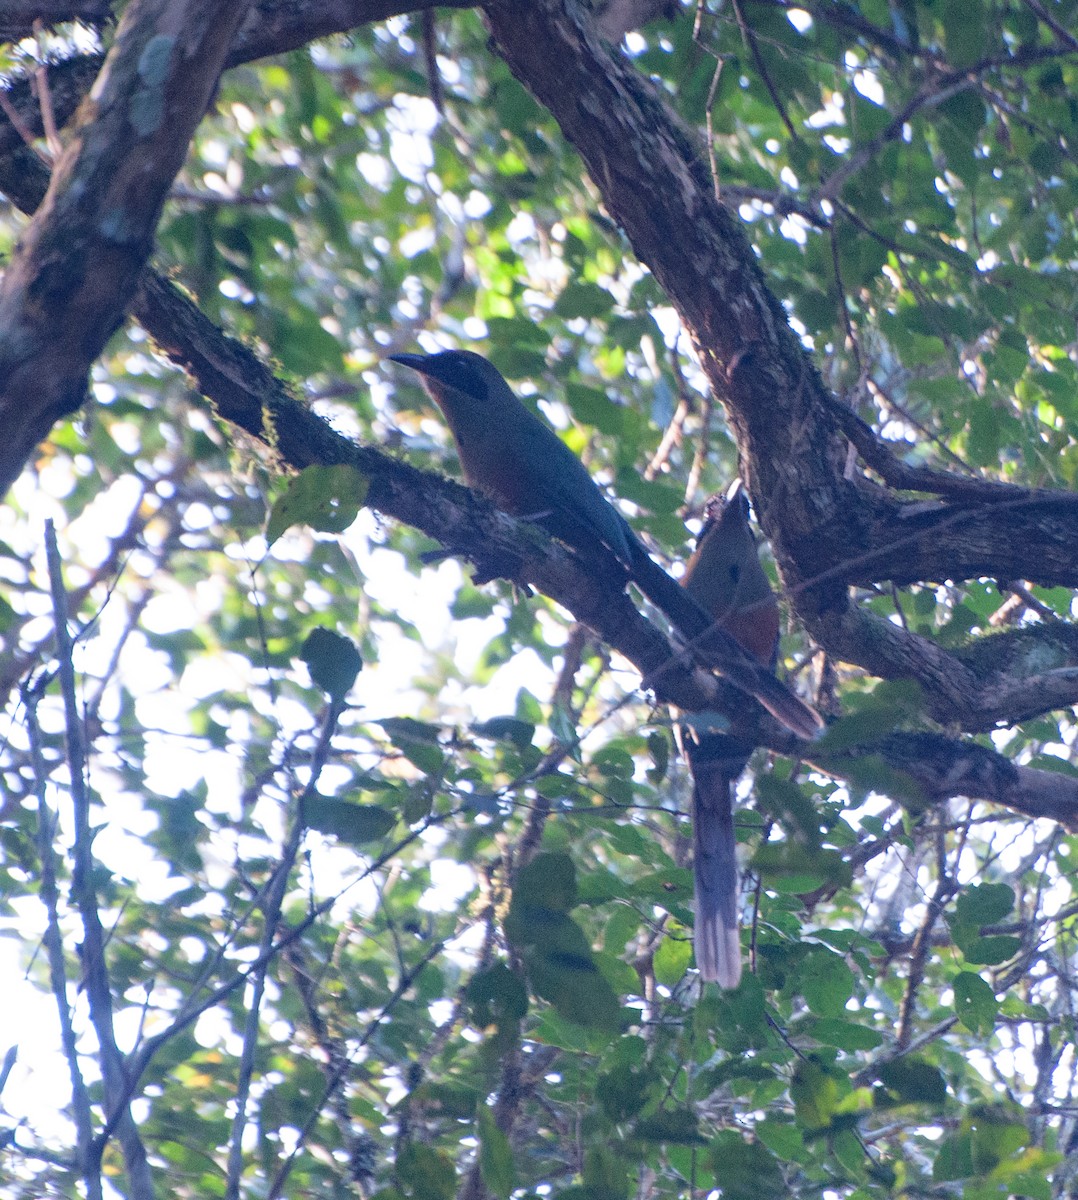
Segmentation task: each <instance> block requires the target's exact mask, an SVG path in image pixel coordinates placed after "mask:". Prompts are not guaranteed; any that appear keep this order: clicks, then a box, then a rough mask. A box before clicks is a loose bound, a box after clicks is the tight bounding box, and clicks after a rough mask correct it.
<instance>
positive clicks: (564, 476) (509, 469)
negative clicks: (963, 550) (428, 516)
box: [389, 350, 822, 738]
mask: <svg viewBox="0 0 1078 1200" xmlns="http://www.w3.org/2000/svg"><path fill="white" fill-rule="evenodd" d="M389 361H390V362H395V363H399V364H401V365H402V366H405V367H409V368H411V370H413V371H416V372H417V373H418V374H419V376H420V377H421V379H422V381H423V386H424V388H425V389H426V391H427V394H428V395H429V396H430V397H431V399H432V400H433V401H434V402H435V404H437V405H438V407H439V409H441V411H442V413H443V415H444V416H445V419H446V421H447V422H448V424H449V429H450V432H451V433H452V435H453V440H454V441H455V442H456V446H457V454H458V456H459V458H460V464H461V468H462V470H463V472H464V478H465V481H466V482H467V483H468V484H469V485H470V486H471V487H473V488H475V489H476V490H477V491H479V492H482V493H483V494H484V495H486V496H487V498H488V499H490V500H491V501H492V502H493V503H494V504H495V505H496V506H497V507H498V508H500V509H502V510H503V511H504V512H507V513H509V514H510V515H511V516H515V517H519V518H521V519H525V520H531V521H536V522H538V523H539V524H540V525H542V526H543V527H544V528H545V529H546V530H547V531H548V532H549V533H552V534H553V535H554V536H555V537H556V538H558V539H559V540H561V541H563V542H565V543H566V544H567V545H568V546H570V547H572V548H573V549H574V550H576V551H577V552H578V553H579V554H580V555H581V556H582V557H583V558H584V559H585V561H589V562H594V561H596V560H597V558H601V557H602V556H604V555H613V557H614V559H616V561H617V562H619V563H620V564H621V566H622V568H623V570H624V572H625V573H626V575H627V576H628V577H629V578H631V579H633V580H634V581H635V582H636V584H637V585H638V586H639V587H640V590H641V591H642V592H643V593H644V594H645V595H646V596H647V597H648V599H649V600H651V601H652V603H653V604H655V605H657V606H658V607H659V608H660V609H662V611H663V612H664V613H665V614H666V615H667V616H668V617H669V618H670V620H671V622H672V623H673V624H674V626H675V627H676V628H677V629H678V630H679V631H680V633H681V635H682V637H683V639H684V641H685V643H686V644H687V645H688V646H689V647H691V649H692V650H693V651H694V652H697V653H699V654H700V656H701V657H702V659H703V661H704V662H705V664H706V665H707V666H709V667H713V668H715V669H717V670H719V671H720V672H721V673H722V674H723V675H724V676H725V677H726V678H727V679H728V680H729V681H730V682H731V683H732V684H734V686H735V687H738V688H740V689H741V690H742V691H744V692H747V693H748V694H749V695H751V696H755V697H756V699H757V700H759V702H760V703H761V704H762V705H763V706H764V707H765V708H766V709H767V710H768V711H769V712H770V713H771V714H772V716H774V717H775V718H776V719H777V720H778V721H780V722H782V723H783V724H784V725H785V726H786V727H787V728H788V729H790V730H792V732H794V733H796V734H797V735H798V736H799V737H803V738H811V737H813V736H815V735H816V733H817V732H818V731H819V729H820V726H821V725H822V721H821V720H820V717H819V715H818V714H817V713H816V712H815V711H813V709H811V708H810V707H809V706H808V705H806V704H805V703H803V702H802V701H801V700H799V699H798V698H797V697H796V696H795V695H794V694H793V693H792V692H791V691H790V690H789V689H788V688H787V687H785V685H783V684H782V683H780V682H779V680H778V679H777V678H776V677H775V676H774V675H772V674H771V673H770V672H769V671H768V670H767V669H766V668H763V667H761V666H760V664H759V662H758V661H757V660H756V659H755V658H753V657H752V655H751V654H748V653H746V652H745V651H744V649H743V648H742V647H741V646H740V645H739V643H738V642H737V641H736V640H735V639H734V638H733V637H732V636H731V634H729V633H727V632H726V631H725V630H724V629H723V627H722V626H721V625H720V626H716V625H715V622H714V620H713V618H712V617H710V616H709V615H708V613H707V611H706V610H705V609H703V608H702V607H701V606H700V604H699V603H698V602H697V600H696V598H695V597H694V596H693V595H692V594H691V592H689V591H688V590H687V589H685V588H683V587H681V586H680V584H679V583H678V582H677V581H675V580H674V579H672V578H671V577H670V576H669V575H668V574H667V573H666V572H665V571H664V570H663V569H662V567H660V566H659V565H658V564H657V563H656V562H654V560H653V559H652V558H651V555H650V554H649V553H648V551H647V548H646V547H645V546H644V544H643V542H641V541H640V539H639V538H638V537H637V536H636V534H635V533H634V532H633V530H632V528H631V526H630V525H629V523H628V522H627V521H626V520H625V518H624V517H623V516H622V515H621V513H619V512H618V510H617V509H616V508H615V507H614V506H613V505H612V504H611V503H610V501H609V500H607V498H606V497H605V496H604V495H603V493H602V492H601V491H600V490H599V486H598V484H596V482H595V480H594V479H592V477H591V476H590V475H589V474H588V471H587V468H586V467H585V466H584V464H583V463H582V462H581V461H580V459H579V458H577V456H576V455H575V454H574V453H573V452H572V450H570V449H569V447H568V446H567V445H566V444H565V443H564V442H563V441H562V440H561V438H560V437H558V435H557V434H556V433H555V432H554V430H553V429H552V428H551V427H550V425H548V424H547V423H546V422H545V421H544V420H542V418H540V417H538V416H537V415H536V414H535V413H533V412H532V411H531V410H530V409H528V408H526V407H525V406H524V405H523V404H522V403H521V401H520V400H519V399H518V398H517V396H516V395H515V394H514V392H513V390H512V388H510V386H509V384H508V383H507V382H506V381H505V379H504V378H503V377H502V374H501V372H500V371H499V370H498V369H497V367H495V366H494V364H493V363H491V362H489V361H488V360H487V359H485V358H484V357H483V356H482V355H481V354H476V353H475V352H474V351H472V350H442V351H440V352H438V353H437V354H391V355H389Z"/></svg>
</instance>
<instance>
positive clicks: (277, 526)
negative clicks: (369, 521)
mask: <svg viewBox="0 0 1078 1200" xmlns="http://www.w3.org/2000/svg"><path fill="white" fill-rule="evenodd" d="M367 488H368V481H367V479H366V477H365V476H364V475H362V474H361V473H360V472H359V471H357V470H356V469H355V468H354V467H348V466H344V465H338V466H335V467H305V468H304V469H303V470H302V471H301V472H300V473H299V474H298V475H297V476H295V478H293V479H291V480H289V482H288V487H287V488H286V490H285V492H284V494H283V495H282V496H280V497H278V499H277V500H276V501H275V502H274V505H273V511H272V512H271V513H270V518H269V523H268V524H267V526H266V541H267V542H269V544H270V545H271V546H272V545H273V543H274V542H275V541H277V539H278V538H279V537H280V536H281V534H282V533H284V531H285V530H286V529H288V528H289V527H290V526H292V525H310V526H311V528H312V529H317V530H320V531H321V532H323V533H343V532H344V531H345V530H346V529H347V528H348V526H349V525H351V524H352V522H353V521H354V520H355V519H356V517H357V516H358V514H359V510H360V509H361V508H362V507H363V503H364V501H365V500H366V498H367Z"/></svg>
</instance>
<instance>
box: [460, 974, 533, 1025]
mask: <svg viewBox="0 0 1078 1200" xmlns="http://www.w3.org/2000/svg"><path fill="white" fill-rule="evenodd" d="M465 995H466V997H467V999H468V1003H469V1004H470V1005H471V1006H472V1012H473V1014H474V1016H475V1021H476V1024H477V1025H480V1026H485V1025H505V1024H507V1023H515V1022H517V1021H521V1020H523V1019H524V1016H525V1014H526V1013H527V1011H528V991H527V988H525V986H524V982H523V980H522V979H521V978H520V977H519V976H518V975H515V974H514V973H513V972H512V971H511V970H510V969H509V968H508V967H507V966H506V964H505V963H501V962H498V963H494V964H493V966H490V967H487V969H486V970H485V971H477V972H476V974H475V975H473V976H472V978H471V980H470V981H469V983H468V987H467V990H466V992H465Z"/></svg>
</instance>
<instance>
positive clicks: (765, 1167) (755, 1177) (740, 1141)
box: [708, 1129, 787, 1200]
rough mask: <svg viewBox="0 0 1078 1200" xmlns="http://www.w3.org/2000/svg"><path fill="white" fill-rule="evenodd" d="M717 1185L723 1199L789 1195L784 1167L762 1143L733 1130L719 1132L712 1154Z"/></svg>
mask: <svg viewBox="0 0 1078 1200" xmlns="http://www.w3.org/2000/svg"><path fill="white" fill-rule="evenodd" d="M708 1157H709V1158H710V1160H711V1170H712V1172H713V1174H714V1183H715V1186H717V1187H719V1188H721V1189H722V1195H723V1200H761V1197H764V1196H776V1197H777V1196H784V1195H787V1189H786V1181H785V1179H784V1178H783V1174H782V1168H781V1166H780V1165H779V1162H778V1160H777V1159H776V1158H775V1156H774V1155H773V1154H772V1153H771V1151H770V1150H769V1149H768V1148H767V1147H766V1146H765V1145H764V1144H763V1143H762V1142H754V1141H749V1140H748V1138H746V1137H743V1136H742V1135H741V1134H739V1133H735V1132H734V1130H732V1129H726V1130H723V1131H722V1132H720V1133H718V1134H717V1135H716V1136H715V1137H714V1138H713V1139H712V1141H711V1147H710V1150H709V1152H708Z"/></svg>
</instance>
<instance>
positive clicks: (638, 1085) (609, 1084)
mask: <svg viewBox="0 0 1078 1200" xmlns="http://www.w3.org/2000/svg"><path fill="white" fill-rule="evenodd" d="M659 1082H661V1081H660V1080H659V1078H658V1076H657V1075H656V1074H655V1072H654V1071H651V1070H649V1069H646V1068H645V1069H640V1068H638V1067H635V1066H631V1065H630V1064H628V1063H620V1064H619V1065H618V1066H616V1067H614V1069H613V1070H611V1071H607V1072H605V1073H604V1074H602V1075H600V1076H599V1078H598V1080H597V1082H596V1085H595V1098H596V1099H597V1100H598V1101H599V1104H600V1105H601V1106H602V1110H603V1112H604V1113H606V1115H607V1116H608V1117H609V1118H610V1120H611V1121H614V1122H618V1123H620V1122H622V1121H628V1120H629V1119H630V1118H632V1117H635V1116H636V1114H637V1113H639V1112H640V1111H641V1110H642V1109H643V1108H644V1106H645V1105H646V1104H647V1103H648V1096H649V1092H650V1091H651V1089H652V1088H653V1087H654V1086H655V1085H656V1084H657V1083H659Z"/></svg>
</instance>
